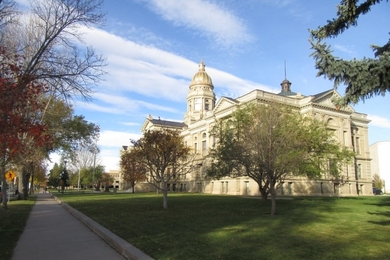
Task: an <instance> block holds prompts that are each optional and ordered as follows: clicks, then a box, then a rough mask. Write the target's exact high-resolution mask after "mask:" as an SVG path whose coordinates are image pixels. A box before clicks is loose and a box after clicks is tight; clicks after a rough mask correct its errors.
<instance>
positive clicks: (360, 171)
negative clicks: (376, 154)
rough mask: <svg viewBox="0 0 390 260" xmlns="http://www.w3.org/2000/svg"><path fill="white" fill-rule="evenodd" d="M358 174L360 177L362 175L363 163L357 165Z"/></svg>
mask: <svg viewBox="0 0 390 260" xmlns="http://www.w3.org/2000/svg"><path fill="white" fill-rule="evenodd" d="M356 174H357V177H358V178H359V179H360V178H361V177H362V165H361V164H357V165H356Z"/></svg>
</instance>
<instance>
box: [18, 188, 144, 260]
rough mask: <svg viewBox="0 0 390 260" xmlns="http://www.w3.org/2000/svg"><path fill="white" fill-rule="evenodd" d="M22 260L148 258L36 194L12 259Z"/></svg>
mask: <svg viewBox="0 0 390 260" xmlns="http://www.w3.org/2000/svg"><path fill="white" fill-rule="evenodd" d="M75 216H76V217H77V218H76V217H75ZM87 226H88V227H89V228H88V227H87ZM91 229H92V230H94V232H93V231H91ZM97 234H99V235H97ZM103 238H104V240H103ZM105 241H107V242H108V243H110V245H111V246H113V247H115V249H114V248H113V247H111V246H110V245H108V244H107V243H106V242H105ZM119 252H120V253H119ZM25 259H29V260H34V259H37V260H38V259H39V260H45V259H56V260H60V259H72V260H77V259H80V260H83V259H94V260H99V259H105V260H106V259H110V260H111V259H151V258H150V257H149V256H147V255H145V254H143V253H142V252H141V251H139V250H138V249H136V248H135V247H133V246H132V245H130V244H128V243H127V242H126V241H124V240H123V239H121V238H119V237H118V236H116V235H115V234H112V233H111V232H110V231H108V230H107V229H105V228H104V227H102V226H100V225H99V224H97V223H96V222H94V221H93V220H91V219H89V218H88V217H86V216H84V215H83V214H81V213H80V212H78V211H77V210H75V209H73V208H71V207H70V206H69V205H67V204H63V205H60V204H59V202H57V201H56V200H55V199H54V198H53V196H52V194H50V193H40V194H37V201H36V203H35V205H34V206H33V208H32V211H31V213H30V216H29V219H28V221H27V225H26V227H25V229H24V231H23V234H22V236H21V237H20V239H19V241H18V243H17V245H16V247H15V249H14V254H13V257H12V260H25Z"/></svg>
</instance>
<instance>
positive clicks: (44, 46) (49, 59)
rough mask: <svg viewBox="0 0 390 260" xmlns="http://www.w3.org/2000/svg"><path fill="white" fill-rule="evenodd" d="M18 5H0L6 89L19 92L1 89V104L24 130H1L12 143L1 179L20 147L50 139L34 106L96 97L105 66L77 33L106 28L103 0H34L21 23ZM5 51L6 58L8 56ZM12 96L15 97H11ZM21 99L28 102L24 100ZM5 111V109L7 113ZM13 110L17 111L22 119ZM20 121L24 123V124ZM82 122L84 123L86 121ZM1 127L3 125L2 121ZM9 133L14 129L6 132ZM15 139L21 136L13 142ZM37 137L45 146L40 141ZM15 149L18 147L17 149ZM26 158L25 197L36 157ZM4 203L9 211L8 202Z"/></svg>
mask: <svg viewBox="0 0 390 260" xmlns="http://www.w3.org/2000/svg"><path fill="white" fill-rule="evenodd" d="M14 3H15V2H14V1H12V0H9V1H8V0H4V1H0V23H1V24H0V25H1V26H0V27H1V28H0V29H1V31H0V36H1V37H0V47H1V54H2V57H1V59H0V62H1V63H2V64H1V66H2V70H1V71H2V74H1V78H2V80H3V81H4V80H6V81H7V82H8V83H7V84H3V86H6V85H7V86H11V85H12V84H14V85H15V83H17V84H16V85H15V86H17V88H14V89H15V90H16V91H18V92H17V93H16V92H15V91H13V92H11V91H9V90H5V92H4V91H3V90H4V88H3V89H2V92H1V95H0V96H1V97H2V100H1V101H3V99H4V100H8V101H9V100H10V102H11V103H7V104H11V105H10V106H7V105H5V104H3V103H2V107H1V116H2V115H4V116H2V120H3V121H4V122H5V121H7V120H8V124H10V123H11V124H10V125H11V126H12V127H15V129H18V130H21V132H20V131H15V130H13V131H12V129H11V128H12V127H6V128H4V129H2V130H3V134H2V138H3V137H4V138H6V139H8V141H7V143H5V142H2V147H1V155H0V158H2V160H1V166H2V167H1V170H2V174H1V175H4V170H5V167H6V164H7V163H8V162H10V161H11V159H12V156H14V155H15V154H18V155H19V156H20V153H16V152H15V151H27V150H28V149H20V147H22V146H23V145H26V144H30V143H31V141H39V143H40V145H43V144H44V143H48V142H47V140H43V139H44V138H43V137H48V135H43V134H42V132H43V130H44V124H43V123H42V120H43V117H44V115H45V113H44V111H43V112H42V113H41V115H42V117H41V118H40V121H39V120H38V119H37V117H34V116H36V115H37V114H39V113H36V112H37V109H38V108H36V107H35V106H36V105H37V104H38V103H39V102H40V101H41V100H42V99H40V97H42V96H45V97H48V104H49V103H50V102H51V101H52V100H53V98H58V97H61V98H62V99H64V100H68V99H69V98H71V97H74V96H80V97H82V98H84V100H88V99H89V97H90V95H91V93H92V88H91V86H92V85H93V84H95V83H97V82H98V81H99V80H100V77H101V76H102V75H103V73H104V72H103V71H102V67H103V66H105V63H104V58H103V57H102V56H100V55H97V54H95V52H94V50H93V49H92V48H90V47H86V48H85V49H84V50H83V49H82V46H83V43H82V38H81V32H80V31H79V30H78V29H79V28H80V27H81V26H87V27H88V26H94V25H101V24H102V21H103V18H104V15H103V14H102V13H101V12H100V7H101V4H102V1H101V0H61V1H58V0H49V1H38V0H34V1H31V3H32V5H31V10H30V11H31V13H30V16H29V17H30V19H29V20H28V19H19V20H17V18H18V17H17V14H18V13H17V12H16V10H15V5H14ZM20 13H21V12H20ZM26 21H27V22H26ZM5 53H6V54H7V55H4V54H5ZM21 57H23V58H21ZM6 66H9V69H8V70H3V68H5V67H6ZM9 72H11V73H9ZM9 83H12V84H11V85H10V84H9ZM32 86H34V88H32ZM38 87H39V88H40V89H39V91H38ZM31 91H33V92H31ZM3 93H6V94H7V95H3ZM28 93H30V94H28ZM8 95H9V96H10V97H12V99H7V97H8ZM23 97H27V98H25V99H23ZM20 100H22V101H23V102H24V103H25V104H23V103H21V102H20ZM23 106H24V107H23ZM4 107H6V109H3V108H4ZM21 107H22V108H23V109H24V110H23V111H22V112H20V110H21ZM39 109H42V108H41V107H40V108H39ZM15 110H19V111H18V115H16V114H17V113H15ZM9 111H12V113H13V116H12V117H10V118H12V120H9V119H7V113H9ZM22 117H23V120H24V123H23V124H22V122H21V121H20V119H21V118H22ZM79 119H81V120H79V121H82V120H83V117H80V118H79ZM25 122H27V123H28V124H29V125H28V124H25ZM0 123H1V122H0ZM15 124H18V126H15ZM1 125H2V126H3V124H2V123H1ZM10 129H11V131H8V130H10ZM26 129H28V130H26ZM7 135H8V136H7ZM15 136H17V138H14V137H15ZM11 137H12V138H11ZM38 137H40V139H42V140H43V141H46V142H41V141H40V140H38ZM4 138H3V139H4ZM18 138H19V139H18ZM0 141H2V140H0ZM11 145H12V146H11ZM16 145H18V147H19V148H18V149H14V148H15V146H16ZM29 147H31V146H29ZM23 148H27V146H23ZM30 151H31V149H30ZM46 152H47V151H46ZM26 158H27V157H26ZM28 158H29V159H28V160H26V162H25V166H24V167H23V170H22V173H21V177H22V178H20V179H21V180H22V185H23V187H24V188H23V194H24V195H25V196H26V197H27V185H26V183H27V181H28V179H29V178H28V176H30V175H31V174H32V172H31V170H32V169H34V167H36V165H33V164H32V162H34V161H36V160H35V158H36V156H35V155H34V156H29V157H28ZM32 158H34V159H32ZM3 205H4V207H6V204H3Z"/></svg>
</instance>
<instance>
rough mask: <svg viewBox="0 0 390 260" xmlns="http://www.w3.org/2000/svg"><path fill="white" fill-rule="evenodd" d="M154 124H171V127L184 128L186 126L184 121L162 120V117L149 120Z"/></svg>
mask: <svg viewBox="0 0 390 260" xmlns="http://www.w3.org/2000/svg"><path fill="white" fill-rule="evenodd" d="M149 121H150V122H151V123H152V124H154V125H161V126H169V127H176V128H179V127H180V128H182V127H185V126H186V124H184V123H182V122H175V121H168V120H161V119H150V120H149Z"/></svg>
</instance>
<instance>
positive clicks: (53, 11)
mask: <svg viewBox="0 0 390 260" xmlns="http://www.w3.org/2000/svg"><path fill="white" fill-rule="evenodd" d="M30 3H31V8H30V10H27V11H28V12H29V16H28V17H29V19H19V21H18V22H15V23H12V24H8V25H7V26H5V28H4V29H3V30H2V38H1V40H2V45H3V46H5V47H6V48H7V49H8V50H10V52H14V53H19V54H20V55H23V56H24V57H26V62H25V63H24V64H23V74H24V75H34V76H35V80H37V81H39V82H42V83H45V85H46V86H47V89H46V92H47V93H50V94H52V95H54V96H56V97H58V96H62V97H63V98H64V99H68V98H71V97H72V96H81V97H83V98H85V99H89V98H90V95H91V93H92V89H91V86H92V85H93V84H95V83H97V82H98V81H99V80H100V77H101V76H102V75H103V73H104V72H103V71H102V68H103V67H104V66H105V60H104V58H103V57H102V56H100V55H97V54H96V53H95V52H94V50H93V49H92V48H91V47H86V46H85V45H84V44H83V41H82V33H81V31H80V30H79V28H80V27H82V26H86V27H90V26H100V25H102V24H103V21H104V14H103V13H102V12H101V11H100V8H101V5H102V0H60V1H58V0H47V1H39V0H32V1H30ZM83 47H85V48H83Z"/></svg>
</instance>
